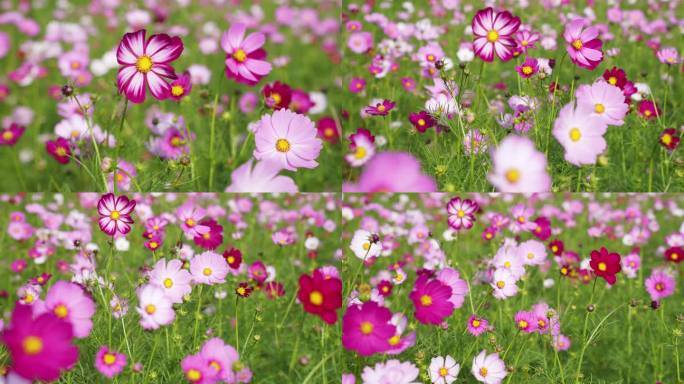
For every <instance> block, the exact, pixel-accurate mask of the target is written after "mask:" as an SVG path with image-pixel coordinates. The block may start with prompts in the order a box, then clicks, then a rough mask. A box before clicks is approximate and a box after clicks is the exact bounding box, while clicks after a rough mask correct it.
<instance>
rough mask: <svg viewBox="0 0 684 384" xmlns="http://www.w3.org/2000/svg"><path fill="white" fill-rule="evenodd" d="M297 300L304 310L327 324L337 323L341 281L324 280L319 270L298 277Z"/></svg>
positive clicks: (340, 302)
mask: <svg viewBox="0 0 684 384" xmlns="http://www.w3.org/2000/svg"><path fill="white" fill-rule="evenodd" d="M297 298H299V301H300V302H301V303H302V305H303V306H304V310H305V311H306V312H309V313H311V314H314V315H316V316H318V317H320V318H321V319H322V320H323V321H325V322H326V323H328V324H335V323H336V322H337V309H338V308H340V307H341V306H342V280H340V279H338V278H326V277H325V276H324V275H323V273H321V272H320V271H319V270H315V271H313V274H312V275H307V274H303V275H301V276H300V277H299V291H298V292H297Z"/></svg>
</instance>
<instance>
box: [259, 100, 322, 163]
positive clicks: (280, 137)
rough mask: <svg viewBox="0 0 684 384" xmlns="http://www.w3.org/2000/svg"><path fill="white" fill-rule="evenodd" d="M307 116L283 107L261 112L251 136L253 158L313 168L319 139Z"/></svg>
mask: <svg viewBox="0 0 684 384" xmlns="http://www.w3.org/2000/svg"><path fill="white" fill-rule="evenodd" d="M317 133H318V131H317V130H316V126H315V124H314V123H313V122H312V121H311V119H309V118H308V117H307V116H304V115H300V114H297V113H294V112H292V111H290V110H287V109H280V110H277V111H274V112H273V114H272V115H268V114H266V115H264V116H262V118H261V121H260V122H259V126H258V128H257V131H256V133H255V135H254V140H255V142H256V148H255V149H254V157H255V158H256V159H257V160H267V161H274V162H276V163H278V164H279V165H280V166H281V167H282V168H283V169H287V170H290V171H296V170H297V168H316V167H317V166H318V162H316V158H318V155H319V154H320V152H321V148H322V147H323V141H322V140H321V139H319V138H318V137H317Z"/></svg>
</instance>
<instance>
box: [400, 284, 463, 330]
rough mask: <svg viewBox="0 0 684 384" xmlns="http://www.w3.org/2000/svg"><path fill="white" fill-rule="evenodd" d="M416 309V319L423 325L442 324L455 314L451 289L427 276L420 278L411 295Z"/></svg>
mask: <svg viewBox="0 0 684 384" xmlns="http://www.w3.org/2000/svg"><path fill="white" fill-rule="evenodd" d="M409 298H410V299H411V301H413V305H414V306H415V309H416V319H418V321H420V322H421V323H423V324H441V323H442V322H443V321H444V320H445V319H446V318H447V317H449V316H451V314H452V313H453V312H454V304H453V303H452V302H451V301H450V300H449V299H450V298H451V287H449V286H448V285H446V284H444V283H442V282H441V281H439V280H437V279H430V278H429V277H428V276H427V275H423V276H421V277H419V278H418V280H417V281H416V285H415V286H414V287H413V291H411V294H410V295H409Z"/></svg>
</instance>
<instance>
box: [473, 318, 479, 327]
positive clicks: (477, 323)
mask: <svg viewBox="0 0 684 384" xmlns="http://www.w3.org/2000/svg"><path fill="white" fill-rule="evenodd" d="M471 325H472V326H473V328H477V327H479V326H480V320H478V319H475V320H473V322H472V323H471Z"/></svg>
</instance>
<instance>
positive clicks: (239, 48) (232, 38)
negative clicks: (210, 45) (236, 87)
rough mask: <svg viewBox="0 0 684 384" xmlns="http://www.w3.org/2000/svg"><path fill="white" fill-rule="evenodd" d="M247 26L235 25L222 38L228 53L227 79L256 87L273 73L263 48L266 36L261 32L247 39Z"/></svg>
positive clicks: (223, 46)
mask: <svg viewBox="0 0 684 384" xmlns="http://www.w3.org/2000/svg"><path fill="white" fill-rule="evenodd" d="M246 30H247V26H246V25H245V24H242V23H235V24H233V25H231V26H230V28H229V29H228V30H227V31H226V32H224V33H223V36H221V48H223V50H224V51H225V52H226V77H228V78H229V79H233V80H235V81H237V82H239V83H243V84H247V85H255V84H256V83H258V82H259V80H261V78H262V77H264V76H266V75H268V74H269V73H270V72H271V69H272V66H271V64H270V63H269V62H267V61H265V60H264V59H265V58H266V51H265V50H264V49H263V48H261V47H262V46H263V45H264V43H265V42H266V36H265V35H264V34H263V33H261V32H255V33H250V34H249V35H247V37H245V31H246Z"/></svg>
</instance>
